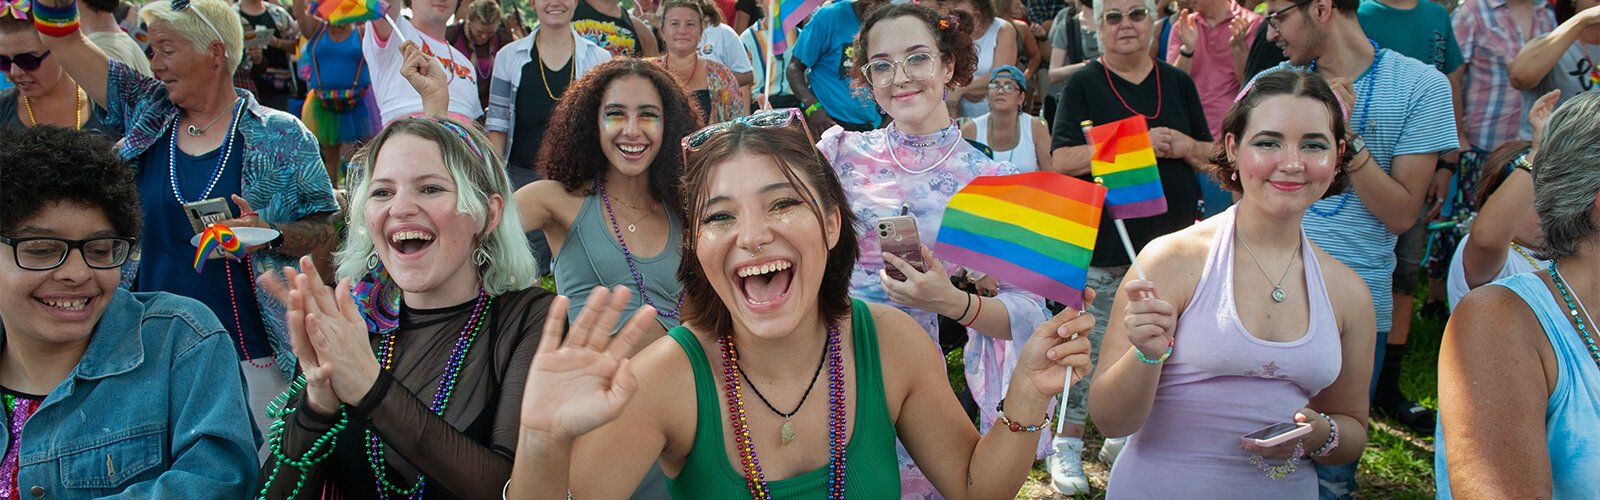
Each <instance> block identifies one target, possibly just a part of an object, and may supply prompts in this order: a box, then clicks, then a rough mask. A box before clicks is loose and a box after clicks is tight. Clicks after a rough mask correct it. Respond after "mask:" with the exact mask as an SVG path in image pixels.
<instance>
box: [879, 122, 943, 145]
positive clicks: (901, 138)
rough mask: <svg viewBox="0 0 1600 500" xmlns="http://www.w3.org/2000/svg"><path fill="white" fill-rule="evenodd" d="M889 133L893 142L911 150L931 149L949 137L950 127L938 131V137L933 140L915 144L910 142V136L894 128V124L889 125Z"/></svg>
mask: <svg viewBox="0 0 1600 500" xmlns="http://www.w3.org/2000/svg"><path fill="white" fill-rule="evenodd" d="M889 131H890V133H891V134H892V135H893V136H894V140H895V141H897V142H899V143H901V144H905V145H907V146H911V147H913V148H931V147H934V146H937V145H939V143H941V142H944V140H945V138H947V137H949V136H950V127H945V128H942V129H939V132H938V133H939V137H935V138H932V139H929V140H928V142H915V141H912V140H911V137H912V136H911V134H907V133H906V132H905V131H903V130H900V129H897V128H894V124H893V123H890V124H889Z"/></svg>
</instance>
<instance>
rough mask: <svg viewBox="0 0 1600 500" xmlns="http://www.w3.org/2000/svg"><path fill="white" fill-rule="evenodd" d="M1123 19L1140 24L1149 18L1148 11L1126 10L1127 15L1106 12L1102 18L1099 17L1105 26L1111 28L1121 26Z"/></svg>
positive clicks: (1139, 9) (1138, 9)
mask: <svg viewBox="0 0 1600 500" xmlns="http://www.w3.org/2000/svg"><path fill="white" fill-rule="evenodd" d="M1123 18H1127V20H1129V21H1133V22H1136V23H1142V22H1144V20H1145V19H1149V18H1150V9H1146V8H1144V7H1134V8H1132V9H1128V13H1127V14H1123V13H1121V12H1117V11H1114V10H1113V11H1111V12H1107V13H1106V14H1105V15H1104V16H1100V19H1103V20H1105V22H1106V24H1109V25H1111V26H1116V25H1118V24H1122V20H1123Z"/></svg>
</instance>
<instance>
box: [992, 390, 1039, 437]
mask: <svg viewBox="0 0 1600 500" xmlns="http://www.w3.org/2000/svg"><path fill="white" fill-rule="evenodd" d="M994 411H995V413H998V414H1000V424H1001V425H1004V426H1005V428H1007V429H1010V430H1011V432H1039V431H1040V430H1042V429H1044V426H1045V424H1048V423H1050V411H1049V410H1045V412H1044V421H1043V422H1040V423H1039V425H1022V424H1019V423H1017V422H1016V421H1014V420H1011V419H1010V418H1006V399H1005V398H1000V403H999V404H996V405H994Z"/></svg>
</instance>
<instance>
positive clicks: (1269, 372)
mask: <svg viewBox="0 0 1600 500" xmlns="http://www.w3.org/2000/svg"><path fill="white" fill-rule="evenodd" d="M1279 370H1280V368H1278V362H1277V361H1268V362H1267V364H1264V365H1261V371H1256V370H1250V371H1247V372H1244V375H1245V376H1246V377H1261V378H1272V379H1281V378H1288V375H1284V374H1281V373H1278V371H1279Z"/></svg>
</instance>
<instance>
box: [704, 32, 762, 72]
mask: <svg viewBox="0 0 1600 500" xmlns="http://www.w3.org/2000/svg"><path fill="white" fill-rule="evenodd" d="M700 57H704V58H707V59H710V60H713V61H716V62H719V63H722V65H723V66H727V67H728V70H729V71H732V72H734V73H749V72H751V71H753V70H754V68H752V67H750V54H746V53H745V51H744V42H742V41H740V40H739V33H738V32H736V31H733V27H731V26H728V25H726V24H718V25H716V26H707V27H706V30H705V31H704V32H701V33H700Z"/></svg>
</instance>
